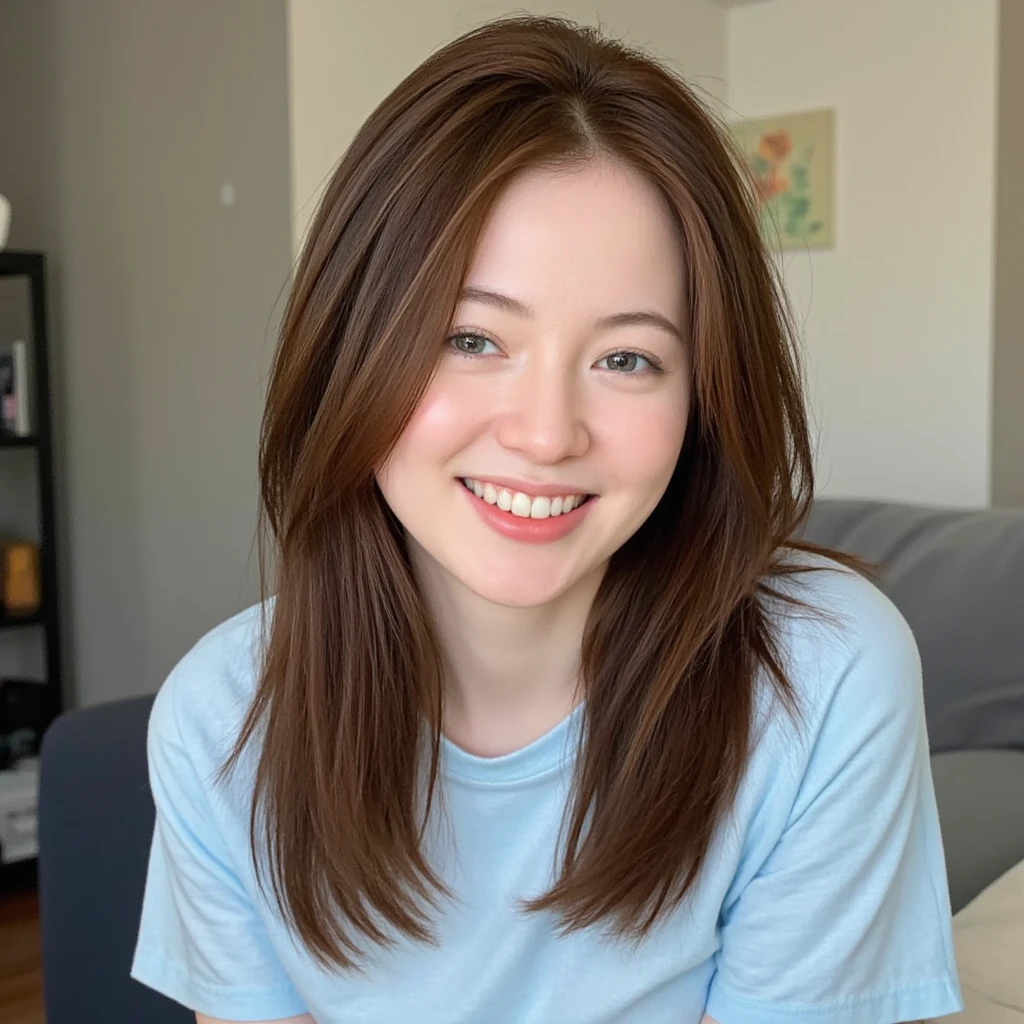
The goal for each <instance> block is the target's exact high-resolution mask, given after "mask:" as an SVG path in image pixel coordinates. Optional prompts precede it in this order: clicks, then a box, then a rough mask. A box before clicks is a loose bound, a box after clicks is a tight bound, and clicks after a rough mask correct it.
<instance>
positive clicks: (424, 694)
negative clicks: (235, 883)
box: [224, 17, 812, 969]
mask: <svg viewBox="0 0 1024 1024" xmlns="http://www.w3.org/2000/svg"><path fill="white" fill-rule="evenodd" d="M597 158H610V159H615V160H619V161H623V162H625V163H626V164H628V165H630V166H631V167H633V168H635V169H636V170H638V171H639V172H641V173H642V174H644V175H646V176H647V178H648V179H649V180H650V181H651V182H653V183H654V185H655V186H656V187H657V188H658V189H660V191H661V193H662V194H663V195H664V197H665V199H666V200H667V201H668V204H669V207H670V209H671V210H672V212H673V214H674V217H675V219H676V221H677V226H678V229H679V231H680V235H681V238H682V240H683V245H684V251H685V267H686V270H685V273H686V281H685V289H686V295H687V299H688V301H687V307H688V314H687V315H688V322H687V323H686V324H685V327H686V330H687V334H688V336H689V343H690V346H691V352H692V366H693V371H692V372H693V400H692V410H691V414H690V421H689V423H688V425H687V432H686V438H685V441H684V444H683V449H682V453H681V455H680V458H679V462H678V465H677V467H676V470H675V473H674V475H673V477H672V479H671V482H670V484H669V487H668V489H667V491H666V493H665V495H664V497H663V498H662V500H661V502H660V504H659V505H658V506H657V508H656V509H655V510H654V512H653V513H652V514H651V516H650V517H649V518H648V520H647V521H646V522H645V523H644V524H643V525H642V526H641V527H640V529H639V530H638V531H637V532H636V533H635V534H634V535H633V537H632V538H630V540H629V541H628V542H627V543H626V544H625V545H624V546H623V547H622V548H621V549H620V550H619V551H618V552H617V553H616V554H615V555H614V556H613V557H612V559H611V561H610V563H609V566H608V569H607V572H606V575H605V577H604V579H603V581H602V583H601V585H600V589H599V591H598V593H597V595H596V599H595V601H594V603H593V606H592V608H591V610H590V613H589V618H588V620H587V623H586V628H585V631H584V635H583V640H582V652H581V653H582V680H583V692H584V694H585V697H586V701H585V706H584V709H583V715H584V722H583V730H582V736H581V741H580V748H579V750H578V754H577V757H576V760H575V765H574V776H573V782H572V788H571V792H570V799H569V801H568V803H567V805H566V810H565V818H564V822H563V831H562V840H561V842H560V843H559V850H558V853H557V862H556V864H555V868H556V876H555V881H554V883H553V885H552V887H551V888H550V890H549V891H548V892H546V893H544V894H543V895H541V896H540V897H539V898H537V899H534V900H532V901H531V902H529V903H526V904H525V905H524V912H525V913H536V912H545V911H549V912H552V914H553V919H554V924H555V926H556V927H557V928H558V929H560V930H561V931H563V932H564V931H571V930H574V929H581V928H585V927H587V926H590V925H594V924H597V923H599V922H602V923H605V924H610V925H611V926H612V927H613V929H614V930H615V932H616V933H617V934H619V935H621V936H623V937H631V938H633V939H639V938H642V937H643V935H644V934H646V933H647V931H648V930H649V929H650V928H651V926H652V925H653V924H654V923H655V921H656V920H658V919H659V917H660V916H661V915H663V914H665V913H666V912H667V911H669V910H670V909H671V908H673V907H675V906H677V905H678V904H679V902H680V901H681V900H682V899H683V898H684V896H685V895H686V893H687V892H688V891H689V889H690V888H691V887H692V886H693V885H694V883H695V881H696V879H697V878H698V876H699V874H700V871H701V868H702V865H703V864H704V861H705V859H706V856H707V853H708V850H709V846H710V844H711V842H712V839H713V837H714V835H715V832H716V830H717V828H718V827H719V825H720V824H721V823H722V820H723V818H724V817H725V816H726V815H727V814H728V812H729V810H730V807H731V805H732V802H733V800H734V798H735V795H736V791H737V788H738V785H739V782H740V780H741V778H742V775H743V772H744V769H745V767H746V765H747V763H748V761H749V756H750V752H751V747H752V742H753V740H752V723H753V719H754V709H755V706H756V701H757V693H758V687H759V686H760V685H762V684H764V685H767V686H768V687H769V688H770V689H771V691H772V692H773V695H774V697H775V698H777V700H778V702H779V703H780V704H781V705H783V706H784V707H785V708H787V709H788V710H789V711H790V712H791V713H794V712H798V707H797V702H796V701H795V698H794V693H793V690H792V688H791V686H790V684H789V682H788V681H787V678H786V674H785V671H784V665H783V659H782V657H781V655H780V650H779V639H778V623H777V617H776V616H774V615H773V614H772V612H771V608H770V605H771V603H772V602H773V601H774V596H773V595H774V594H775V593H776V590H777V589H778V588H777V587H775V586H773V584H777V583H778V580H779V577H780V576H781V575H783V574H788V573H791V572H793V571H794V560H793V559H792V558H790V557H788V556H789V554H790V552H791V549H793V548H805V549H806V548H808V547H809V546H808V545H802V544H800V543H799V542H797V541H794V540H793V537H794V534H795V532H796V531H797V529H798V527H799V526H800V524H801V522H802V521H803V519H804V517H805V515H806V513H807V511H808V507H809V503H810V499H811V495H812V456H811V449H810V443H809V438H808V427H807V421H806V417H805V410H804V405H803V393H802V386H801V379H800V374H799V372H798V362H797V354H796V346H795V344H794V332H793V328H792V321H791V318H790V316H789V313H788V309H787V304H786V302H785V299H784V296H783V292H782V289H781V287H780V283H779V280H778V273H777V269H776V268H775V265H774V263H773V261H772V259H771V258H770V257H769V255H768V254H767V252H766V250H765V247H764V244H763V241H762V239H761V237H760V236H759V232H758V225H757V216H756V200H755V198H754V194H753V190H752V188H751V187H750V185H749V182H748V180H747V178H746V177H745V175H744V173H743V172H742V171H741V169H740V166H739V160H738V159H737V156H736V154H735V153H734V151H733V150H732V148H731V146H730V144H729V142H728V140H727V136H726V133H725V131H724V130H723V128H722V126H721V125H720V123H719V122H718V121H717V119H716V116H715V115H714V114H713V113H712V112H711V110H710V109H709V107H708V106H707V105H706V104H705V103H704V102H703V101H702V100H701V99H700V98H699V97H698V96H697V95H695V93H694V92H693V91H692V90H691V89H690V88H689V87H688V86H687V85H686V84H684V83H683V82H682V81H681V80H680V79H679V78H678V77H676V76H675V75H674V74H673V73H672V72H671V71H670V70H669V69H667V68H666V67H665V66H663V65H662V64H661V63H659V62H658V61H657V60H655V59H653V58H652V57H650V56H648V55H646V54H644V53H642V52H640V51H638V50H635V49H633V48H631V47H629V46H627V45H625V44H623V43H621V42H619V41H616V40H613V39H610V38H608V37H606V36H604V35H603V34H602V33H601V32H599V31H598V30H595V29H592V28H584V27H579V26H577V25H574V24H572V23H571V22H568V21H565V20H561V19H555V18H535V17H515V18H508V19H502V20H498V21H496V22H490V23H488V24H486V25H484V26H483V27H481V28H478V29H476V30H474V31H472V32H469V33H468V34H466V35H464V36H462V37H461V38H459V39H457V40H455V41H454V42H452V43H451V44H449V45H447V46H445V47H444V48H443V49H441V50H439V51H438V52H436V53H435V54H434V55H432V56H431V57H430V58H429V59H428V60H426V61H425V62H424V63H423V64H422V65H421V66H420V67H418V68H417V69H416V70H415V71H413V72H412V73H411V74H410V75H409V76H408V78H406V79H405V80H404V81H403V82H402V83H401V84H400V85H399V86H398V87H397V88H396V89H395V90H394V91H393V92H392V93H391V94H390V95H389V96H388V97H387V98H386V99H385V100H384V101H383V102H382V103H381V104H380V105H379V106H378V107H377V108H376V110H374V112H373V113H372V114H371V115H370V117H369V118H368V119H367V121H366V122H365V124H364V125H363V126H362V128H361V129H360V131H359V132H358V134H357V135H356V137H355V139H354V141H353V142H352V144H351V146H350V148H349V149H348V151H347V152H346V153H345V155H344V157H343V158H342V160H341V162H340V164H339V165H338V167H337V169H336V170H335V173H334V175H333V177H332V179H331V181H330V183H329V185H328V187H327V188H326V191H325V193H324V195H323V199H322V201H321V203H320V206H319V208H318V211H317V213H316V216H315V219H314V221H313V223H312V226H311V228H310V231H309V234H308V237H307V240H306V243H305V246H304V249H303V252H302V254H301V257H300V259H299V262H298V266H297V270H296V274H295V279H294V283H293V287H292V290H291V293H290V297H289V300H288V304H287V308H286V312H285V316H284V321H283V324H282V329H281V338H280V344H279V347H278V349H277V353H276V357H275V361H274V365H273V368H272V373H271V379H270V385H269V391H268V397H267V403H266V411H265V416H264V419H263V424H262V430H261V438H260V477H261V496H262V514H261V530H260V555H261V569H262V576H263V592H264V597H265V600H264V605H263V607H264V609H265V610H267V609H269V608H270V607H271V604H272V611H269V614H268V617H267V618H266V619H265V620H264V636H263V644H262V653H261V655H260V679H259V685H258V688H257V691H256V694H255V697H254V700H253V703H252V705H251V707H250V709H249V711H248V715H247V717H246V718H245V721H244V725H243V728H242V730H241V733H240V735H239V737H238V740H237V743H236V745H235V747H234V749H233V752H232V754H231V757H230V758H229V759H228V761H227V762H226V763H225V765H224V771H225V772H227V771H228V770H229V769H230V768H231V767H232V765H233V764H235V763H237V760H238V758H239V757H240V756H241V753H242V751H243V749H244V748H245V747H246V746H247V745H248V744H249V743H250V742H254V743H257V744H258V747H259V757H258V762H257V766H256V770H255V782H254V791H253V797H252V815H251V836H250V838H251V843H252V852H253V855H254V857H255V859H256V863H257V873H258V877H259V878H260V880H261V885H262V886H264V887H265V886H266V882H267V880H268V878H269V881H270V885H271V889H272V892H273V897H274V899H275V900H276V902H277V905H278V906H279V908H280V910H281V912H282V915H283V917H284V918H285V920H286V921H287V922H288V923H289V924H290V925H291V927H292V928H293V929H294V931H295V932H296V933H297V935H298V937H299V938H300V939H301V941H302V943H303V944H304V946H305V948H306V949H307V950H308V951H309V952H310V954H311V955H313V956H314V957H315V958H316V960H317V961H318V962H320V963H321V964H322V965H324V966H327V967H331V966H333V967H336V968H339V969H352V968H357V967H359V966H360V965H361V964H362V963H363V962H364V958H365V955H366V953H367V951H368V950H369V949H370V948H371V947H372V946H374V945H379V946H387V945H389V944H390V943H392V942H393V941H394V939H395V937H396V935H397V934H400V933H404V934H405V935H406V936H408V937H411V938H413V939H415V940H421V941H431V940H432V939H433V930H432V926H431V921H432V916H433V915H434V914H435V913H437V912H439V911H440V910H441V909H442V908H443V905H444V901H445V898H446V897H447V895H449V894H448V892H447V890H446V888H445V886H444V884H443V882H442V881H441V879H440V877H439V876H438V875H437V873H436V871H435V868H434V866H433V865H432V864H431V863H430V860H429V856H428V854H427V851H426V850H425V848H424V847H425V844H424V841H423V840H424V825H425V821H426V818H427V817H429V815H430V813H431V807H432V806H433V804H432V800H431V799H430V798H431V797H433V795H434V793H435V790H436V788H437V786H438V774H439V752H440V743H441V723H442V717H443V701H444V690H443V669H442V664H443V662H442V655H441V650H440V646H439V640H438V638H437V635H436V633H435V629H434V626H433V624H432V620H431V615H430V610H429V608H428V607H427V606H426V605H425V603H424V600H423V598H422V595H421V592H420V591H419V589H418V588H417V585H416V582H415V579H414V576H413V573H412V571H411V568H410V562H409V559H408V555H407V550H406V546H405V541H404V537H403V532H402V528H401V524H400V523H398V522H397V520H396V519H395V517H394V515H393V514H392V513H391V512H390V510H389V508H388V507H387V505H386V504H385V502H384V500H383V497H382V495H381V493H380V491H379V489H378V488H377V485H376V482H375V477H374V474H375V470H377V469H378V468H379V467H380V466H381V465H383V463H384V462H385V461H386V458H387V456H388V454H389V452H390V451H391V449H392V447H393V446H394V444H395V443H396V441H397V440H398V438H399V436H400V435H401V433H402V431H403V429H404V428H405V426H406V424H407V423H408V422H409V420H410V418H411V416H412V414H413V412H414V410H415V408H416V406H417V403H418V402H419V400H420V398H421V397H422V395H423V394H424V391H425V389H426V387H427V385H428V384H429V382H430V379H431V376H432V374H433V372H434V370H435V368H436V366H437V363H438V360H439V358H440V356H441V352H442V346H443V341H444V338H445V337H446V333H447V331H448V330H449V328H450V323H451V318H452V316H453V315H454V312H455V308H456V305H457V301H458V295H459V292H460V289H461V287H462V284H463V282H464V278H465V275H466V273H467V271H468V268H469V266H470V263H471V259H472V255H473V252H474V248H475V246H476V243H477V240H478V238H479V236H480V234H481V230H482V228H483V226H484V224H485V222H486V219H487V216H488V213H489V211H490V210H491V209H492V207H493V205H494V203H495V201H496V200H497V198H498V197H499V196H500V194H501V193H502V190H503V189H504V188H505V187H506V186H507V185H508V184H509V182H510V181H511V179H512V178H513V176H514V175H516V174H518V173H520V172H522V171H524V170H525V169H527V168H533V167H540V166H543V167H556V166H565V165H570V166H572V165H579V164H580V163H584V162H586V161H589V160H593V159H597ZM271 559H272V560H273V562H274V566H273V570H272V571H271V570H270V569H269V568H268V563H269V561H270V560H271ZM271 577H272V583H273V586H270V585H269V584H270V582H271ZM271 593H273V594H274V595H275V596H274V598H273V601H272V602H271V601H270V600H267V599H266V598H268V596H269V595H270V594H271ZM425 725H426V728H424V726H425ZM424 783H425V787H426V788H425V790H424ZM424 791H425V792H426V793H427V795H428V799H427V801H426V808H425V809H424V804H423V800H422V794H423V792H424ZM264 857H265V859H264ZM261 865H262V866H261Z"/></svg>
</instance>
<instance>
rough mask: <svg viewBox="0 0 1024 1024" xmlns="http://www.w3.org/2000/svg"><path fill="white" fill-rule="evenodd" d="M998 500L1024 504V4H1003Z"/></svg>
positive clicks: (995, 444) (1007, 0)
mask: <svg viewBox="0 0 1024 1024" xmlns="http://www.w3.org/2000/svg"><path fill="white" fill-rule="evenodd" d="M996 170H997V177H996V182H997V184H996V192H997V199H996V288H995V344H994V352H993V357H994V358H993V371H994V372H993V394H994V402H993V409H992V501H993V503H994V504H996V505H1024V3H1021V0H1002V4H1001V11H1000V25H999V155H998V161H997V165H996Z"/></svg>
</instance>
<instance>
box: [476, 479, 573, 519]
mask: <svg viewBox="0 0 1024 1024" xmlns="http://www.w3.org/2000/svg"><path fill="white" fill-rule="evenodd" d="M462 482H463V484H464V485H465V486H466V487H468V488H469V490H471V491H472V492H473V493H474V494H475V495H476V496H477V497H478V498H483V500H484V501H486V502H487V504H488V505H497V506H498V508H500V509H501V510H502V511H503V512H511V513H512V515H514V516H519V517H520V518H521V519H547V518H549V517H550V516H560V515H563V514H564V513H566V512H571V511H572V510H573V509H574V508H577V507H579V506H580V505H582V504H583V501H584V499H585V497H586V496H585V495H583V494H566V495H559V496H558V497H557V498H546V497H540V496H538V497H536V498H531V497H530V495H528V494H523V492H522V491H509V490H508V489H506V488H504V487H495V486H494V484H490V483H487V482H486V481H480V480H473V479H471V478H469V477H465V478H463V481H462Z"/></svg>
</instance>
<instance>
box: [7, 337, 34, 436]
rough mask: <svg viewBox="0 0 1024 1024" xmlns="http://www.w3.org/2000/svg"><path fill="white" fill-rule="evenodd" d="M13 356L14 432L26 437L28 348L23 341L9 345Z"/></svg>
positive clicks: (28, 431)
mask: <svg viewBox="0 0 1024 1024" xmlns="http://www.w3.org/2000/svg"><path fill="white" fill-rule="evenodd" d="M11 354H12V355H13V356H14V432H15V433H16V434H17V435H18V436H19V437H27V436H28V435H29V434H30V433H31V432H32V428H31V426H30V425H29V416H28V348H27V347H26V345H25V342H24V341H15V342H12V343H11Z"/></svg>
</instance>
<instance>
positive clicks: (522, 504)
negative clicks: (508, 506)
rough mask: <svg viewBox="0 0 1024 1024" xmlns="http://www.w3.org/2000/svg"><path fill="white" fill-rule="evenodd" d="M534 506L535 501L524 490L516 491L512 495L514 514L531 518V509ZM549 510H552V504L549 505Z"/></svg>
mask: <svg viewBox="0 0 1024 1024" xmlns="http://www.w3.org/2000/svg"><path fill="white" fill-rule="evenodd" d="M534 500H536V499H534ZM532 507H533V501H532V500H531V499H530V498H528V497H527V496H526V495H525V494H523V492H522V491H516V493H515V494H513V495H512V515H514V516H522V517H523V519H529V518H530V509H531V508H532ZM548 511H549V512H550V511H551V506H550V505H548Z"/></svg>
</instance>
